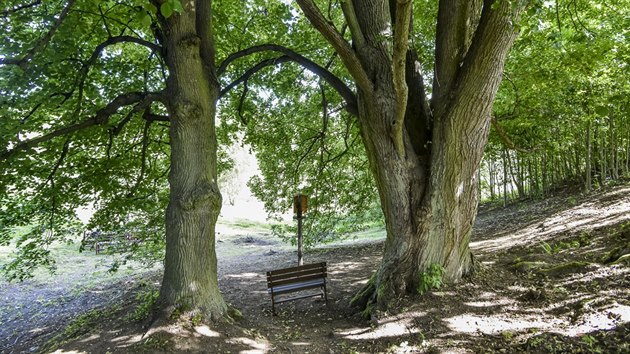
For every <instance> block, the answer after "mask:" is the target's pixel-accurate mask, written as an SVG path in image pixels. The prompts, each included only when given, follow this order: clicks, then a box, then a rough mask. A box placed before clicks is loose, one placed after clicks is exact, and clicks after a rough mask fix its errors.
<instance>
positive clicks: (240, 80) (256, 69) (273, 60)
mask: <svg viewBox="0 0 630 354" xmlns="http://www.w3.org/2000/svg"><path fill="white" fill-rule="evenodd" d="M287 61H291V58H289V57H288V56H286V55H283V56H280V57H277V58H271V59H266V60H263V61H261V62H260V63H258V64H256V65H254V66H253V67H251V68H249V69H248V70H247V71H246V72H245V73H244V74H243V75H241V76H240V77H239V78H238V79H236V80H234V81H232V82H231V83H229V84H228V85H227V86H225V88H223V89H222V90H221V93H220V94H219V98H221V97H223V96H225V94H227V93H228V92H229V91H230V90H231V89H233V88H234V87H236V86H238V85H239V84H241V83H243V82H246V81H247V80H249V78H250V77H252V75H254V74H256V73H257V72H259V71H260V70H262V69H264V68H266V67H268V66H273V65H277V64H281V63H286V62H287Z"/></svg>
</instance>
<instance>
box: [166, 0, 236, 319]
mask: <svg viewBox="0 0 630 354" xmlns="http://www.w3.org/2000/svg"><path fill="white" fill-rule="evenodd" d="M182 5H183V7H184V10H183V11H182V12H181V13H174V14H172V15H171V16H169V17H168V18H166V19H163V18H162V19H161V25H162V26H161V27H162V30H163V34H164V42H165V43H164V47H165V50H166V53H165V57H166V63H167V65H168V69H169V77H168V80H167V92H168V111H169V115H170V145H171V170H170V173H169V176H168V179H169V184H170V198H169V204H168V207H167V210H166V258H165V261H164V278H163V281H162V287H161V289H160V304H161V306H162V309H163V310H164V312H165V313H166V314H167V315H170V314H171V313H172V312H173V311H174V310H177V311H178V312H179V313H200V314H202V315H203V316H205V317H206V318H207V319H216V318H220V317H222V316H223V315H224V314H225V313H226V311H227V306H226V303H225V302H224V300H223V297H222V295H221V293H220V292H219V288H218V282H217V257H216V252H215V224H216V221H217V218H218V216H219V212H220V209H221V194H220V192H219V189H218V187H217V170H216V165H217V139H216V133H215V113H216V102H217V98H218V94H219V90H218V85H217V81H216V78H215V74H214V67H213V66H212V65H206V63H213V62H214V58H213V56H214V52H213V51H214V48H213V45H214V44H213V42H212V36H211V32H210V28H211V20H210V15H211V13H210V2H209V1H196V2H193V1H182Z"/></svg>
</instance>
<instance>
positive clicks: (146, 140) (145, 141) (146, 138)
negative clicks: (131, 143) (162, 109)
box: [129, 120, 152, 194]
mask: <svg viewBox="0 0 630 354" xmlns="http://www.w3.org/2000/svg"><path fill="white" fill-rule="evenodd" d="M151 122H152V121H150V120H147V121H146V122H145V123H144V129H143V130H142V152H141V157H140V161H141V162H140V175H138V179H137V180H136V184H135V185H134V186H133V188H132V190H131V192H129V194H133V191H135V190H137V189H138V187H139V186H140V183H142V181H143V180H144V175H145V173H146V169H147V149H148V148H149V128H150V127H151Z"/></svg>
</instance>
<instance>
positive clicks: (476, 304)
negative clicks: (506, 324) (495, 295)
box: [464, 298, 516, 307]
mask: <svg viewBox="0 0 630 354" xmlns="http://www.w3.org/2000/svg"><path fill="white" fill-rule="evenodd" d="M514 304H516V301H514V300H513V299H508V298H501V299H492V300H487V301H470V302H464V305H466V306H470V307H494V306H508V305H514Z"/></svg>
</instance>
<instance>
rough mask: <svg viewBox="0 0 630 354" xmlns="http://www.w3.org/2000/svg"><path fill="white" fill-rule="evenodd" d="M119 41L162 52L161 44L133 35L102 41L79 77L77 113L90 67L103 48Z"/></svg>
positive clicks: (84, 64)
mask: <svg viewBox="0 0 630 354" xmlns="http://www.w3.org/2000/svg"><path fill="white" fill-rule="evenodd" d="M118 43H136V44H139V45H142V46H145V47H147V48H149V49H151V50H152V51H154V52H158V53H160V52H161V48H162V47H161V46H159V45H157V44H155V43H151V42H148V41H145V40H144V39H140V38H137V37H133V36H116V37H109V38H108V39H107V40H106V41H104V42H102V43H101V44H99V45H98V46H97V47H96V48H95V49H94V51H93V52H92V55H90V58H89V59H88V60H87V62H85V63H83V66H82V67H81V71H80V79H79V85H78V86H79V96H78V99H77V108H76V110H75V114H77V115H78V114H79V113H80V111H81V102H82V100H83V90H84V87H85V80H86V79H87V76H88V73H89V71H90V68H91V67H92V65H94V64H95V63H96V61H97V60H98V58H99V57H100V56H101V52H103V50H104V49H105V48H107V47H109V46H110V45H114V44H118Z"/></svg>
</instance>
